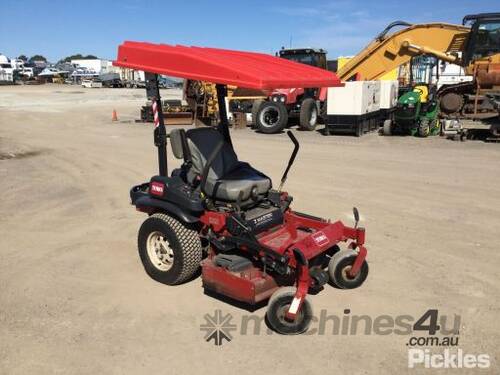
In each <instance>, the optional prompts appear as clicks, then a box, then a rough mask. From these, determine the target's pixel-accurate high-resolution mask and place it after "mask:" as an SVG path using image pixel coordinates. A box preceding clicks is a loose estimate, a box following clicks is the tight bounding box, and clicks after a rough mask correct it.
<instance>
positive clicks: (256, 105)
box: [252, 99, 265, 128]
mask: <svg viewBox="0 0 500 375" xmlns="http://www.w3.org/2000/svg"><path fill="white" fill-rule="evenodd" d="M264 102H265V101H264V100H262V99H257V100H255V101H254V102H253V103H252V127H253V128H256V127H257V114H258V113H259V109H260V106H261V105H262V103H264Z"/></svg>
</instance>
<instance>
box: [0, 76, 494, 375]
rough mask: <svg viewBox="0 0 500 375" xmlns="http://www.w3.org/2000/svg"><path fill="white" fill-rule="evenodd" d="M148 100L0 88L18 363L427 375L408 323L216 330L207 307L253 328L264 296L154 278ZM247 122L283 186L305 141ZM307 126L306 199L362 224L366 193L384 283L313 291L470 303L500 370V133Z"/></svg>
mask: <svg viewBox="0 0 500 375" xmlns="http://www.w3.org/2000/svg"><path fill="white" fill-rule="evenodd" d="M167 94H168V93H167ZM169 94H170V95H171V96H175V95H178V92H169ZM144 100H145V98H144V92H143V90H133V89H130V90H128V89H83V88H80V87H74V86H73V87H71V86H59V85H44V86H17V87H0V191H1V192H2V198H1V204H0V373H1V374H152V373H163V374H167V373H168V374H204V375H210V374H218V375H220V374H235V373H237V374H246V373H264V374H269V373H273V374H285V373H287V374H302V373H309V374H317V373H349V374H358V373H360V374H374V373H384V374H387V373H406V372H410V373H420V372H422V369H423V367H422V366H420V367H419V368H417V369H408V365H407V361H408V346H407V345H406V344H407V342H408V339H409V337H410V336H408V335H396V334H394V333H391V334H387V335H380V334H375V333H373V332H372V333H371V334H370V335H366V334H364V332H363V330H361V331H360V332H358V333H357V334H340V333H339V334H332V333H331V332H330V331H331V329H330V330H327V331H328V332H327V333H325V334H323V335H318V334H311V335H299V336H279V335H277V334H271V335H268V334H266V333H265V329H264V328H262V330H261V333H260V334H259V335H255V334H253V333H252V332H250V333H248V332H247V334H242V333H241V332H240V331H238V330H237V331H235V332H232V336H233V340H232V341H231V342H225V343H224V344H223V345H222V346H215V345H214V344H213V342H205V341H204V339H203V336H204V332H202V331H200V325H201V324H204V323H205V319H204V316H205V314H210V315H213V314H214V311H215V310H217V309H220V310H221V311H222V313H223V314H228V313H230V314H231V315H232V323H234V324H236V325H237V326H238V327H239V326H240V325H241V324H240V323H241V321H242V318H244V316H246V315H248V314H255V315H256V316H258V317H263V316H264V314H265V308H260V309H258V310H256V311H254V312H253V313H251V312H249V311H247V310H245V309H242V308H241V307H239V306H234V305H231V304H227V303H225V302H223V301H221V300H219V299H216V298H213V297H211V296H208V295H205V294H204V293H203V290H202V288H201V280H200V279H199V278H197V279H195V280H193V281H191V282H189V283H187V284H184V285H180V286H176V287H168V286H165V285H161V284H159V283H156V282H154V281H153V280H151V279H150V278H148V276H147V275H146V274H145V272H144V270H143V268H142V265H141V263H140V260H139V257H138V254H137V248H136V235H137V230H138V227H139V226H140V224H141V223H142V221H143V220H144V219H145V216H144V215H143V214H141V213H138V212H136V211H135V210H134V208H133V206H131V205H130V201H129V196H128V194H129V189H130V187H131V186H132V185H134V184H137V183H140V182H144V181H147V180H148V179H149V177H150V176H151V175H153V174H154V173H156V170H157V160H156V150H155V148H154V147H153V144H152V126H151V125H144V124H136V123H134V119H136V118H137V117H138V114H139V105H141V104H142V103H143V102H144ZM113 109H116V110H117V112H118V116H119V121H118V122H111V112H112V110H113ZM232 134H233V139H234V144H235V148H236V150H237V152H238V154H239V157H240V159H242V160H247V161H250V162H251V164H252V165H253V166H254V167H256V168H257V169H261V170H263V171H265V172H266V173H267V174H268V175H269V176H271V177H272V178H273V179H274V181H275V184H277V181H279V178H280V177H281V173H282V171H283V169H284V167H285V164H286V161H287V159H288V157H289V154H290V152H291V149H292V146H291V144H290V142H289V140H288V138H287V137H286V135H285V134H279V135H269V136H268V135H262V134H257V133H254V132H253V131H252V130H250V129H247V130H235V131H232ZM295 134H296V135H297V137H298V138H299V140H300V141H301V150H300V154H299V157H298V160H297V161H296V164H295V165H294V167H293V169H292V171H291V172H290V174H289V180H288V182H287V184H286V189H287V190H288V191H289V192H290V194H292V195H293V196H294V198H295V200H294V203H293V207H294V208H295V209H296V210H299V211H305V212H308V213H310V214H314V215H318V216H323V217H329V218H332V219H341V220H343V221H345V222H346V223H348V224H351V223H352V213H351V212H352V211H351V210H352V207H353V205H355V206H357V207H358V208H359V210H360V213H361V215H362V223H361V224H362V225H363V226H365V227H366V230H367V246H368V249H369V256H368V257H369V264H370V274H369V276H368V280H367V282H366V283H365V284H364V285H363V286H362V287H361V288H359V289H356V290H338V289H335V288H332V287H329V286H327V287H326V288H325V290H324V291H322V292H321V293H319V294H317V295H314V296H311V301H312V303H313V306H314V309H315V312H317V313H318V314H319V312H320V311H321V310H322V309H326V310H327V312H328V314H334V315H337V316H339V317H342V316H343V315H345V314H344V310H345V309H350V311H351V312H350V314H351V315H356V314H357V315H368V316H370V317H371V318H372V319H375V318H376V317H378V316H380V315H389V316H390V317H397V316H399V315H410V316H412V317H414V318H415V319H417V318H418V317H420V316H421V315H422V314H423V313H424V312H425V311H427V310H428V309H438V310H439V314H441V315H446V316H448V317H450V319H451V318H452V317H453V316H454V314H457V315H460V317H461V324H460V332H459V339H460V342H459V348H460V349H461V350H462V351H463V352H464V353H471V354H480V353H486V354H489V356H490V358H491V366H490V368H489V369H486V370H481V371H479V372H480V373H498V369H499V365H498V362H497V361H498V356H499V354H500V351H499V343H500V342H499V341H500V339H499V338H500V323H499V320H498V317H499V315H500V298H499V297H500V283H499V272H498V267H499V266H500V251H499V250H500V246H499V245H500V240H499V224H500V195H499V193H498V192H499V186H500V173H499V167H498V160H499V158H500V145H498V144H488V143H483V142H472V141H471V142H465V143H460V142H452V141H447V140H444V139H440V138H439V137H433V138H428V139H418V138H411V137H381V136H378V135H376V134H370V135H366V136H364V137H361V138H354V137H346V136H331V137H325V136H322V135H320V134H318V133H316V132H312V133H311V132H296V133H295ZM169 162H170V165H171V166H176V165H178V164H179V162H178V161H177V160H173V159H170V160H169ZM419 335H422V336H425V333H422V334H419ZM442 350H443V349H442V348H434V349H432V351H433V352H437V353H439V352H442ZM453 350H455V349H453ZM436 371H437V372H438V373H439V370H436ZM455 371H456V370H455ZM470 371H472V370H462V373H470Z"/></svg>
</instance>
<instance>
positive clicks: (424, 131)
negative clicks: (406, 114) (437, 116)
mask: <svg viewBox="0 0 500 375" xmlns="http://www.w3.org/2000/svg"><path fill="white" fill-rule="evenodd" d="M430 133H431V123H430V121H429V120H428V119H426V118H423V119H422V120H420V123H419V124H418V129H417V134H418V136H419V137H421V138H427V137H428V136H429V134H430Z"/></svg>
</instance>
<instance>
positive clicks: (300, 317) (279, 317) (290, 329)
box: [266, 287, 313, 335]
mask: <svg viewBox="0 0 500 375" xmlns="http://www.w3.org/2000/svg"><path fill="white" fill-rule="evenodd" d="M295 291H296V288H295V287H285V288H280V289H278V290H277V291H276V292H274V293H273V295H272V296H271V298H270V299H269V303H268V305H267V311H266V318H267V322H268V323H269V326H270V328H272V329H273V330H274V331H276V332H278V333H280V334H282V335H298V334H300V333H303V332H305V331H307V329H308V328H309V325H310V324H311V320H312V316H313V310H312V305H311V303H310V302H309V300H308V299H307V297H306V298H305V300H304V301H303V302H302V306H301V308H300V310H299V311H298V313H297V316H296V318H295V321H293V322H289V321H287V320H286V319H285V318H284V312H286V311H287V310H288V308H289V306H290V304H291V303H292V300H293V298H294V296H295Z"/></svg>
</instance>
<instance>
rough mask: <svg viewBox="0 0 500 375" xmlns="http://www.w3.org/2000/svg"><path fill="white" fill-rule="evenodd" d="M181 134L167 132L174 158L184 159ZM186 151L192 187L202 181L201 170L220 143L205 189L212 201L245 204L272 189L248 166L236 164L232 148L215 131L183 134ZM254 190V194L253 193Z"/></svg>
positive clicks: (210, 129)
mask: <svg viewBox="0 0 500 375" xmlns="http://www.w3.org/2000/svg"><path fill="white" fill-rule="evenodd" d="M183 131H184V130H182V129H176V130H172V131H171V132H170V143H171V145H172V151H173V153H174V155H175V156H176V157H177V158H179V159H180V158H182V157H184V153H183V151H182V135H181V132H183ZM185 134H186V140H187V142H186V143H187V147H189V151H190V153H191V155H190V159H191V166H190V167H189V169H188V171H187V180H188V182H190V183H195V182H196V181H197V180H199V179H200V178H201V175H202V173H203V169H204V168H205V165H206V163H207V160H208V159H209V158H210V156H211V154H212V152H213V150H214V149H215V148H217V146H218V145H219V144H220V143H221V142H222V143H223V145H222V148H221V150H220V152H219V153H218V154H217V155H216V157H215V159H214V161H213V162H212V164H211V166H210V169H209V171H208V175H207V181H206V184H205V187H204V190H205V193H206V194H207V195H209V196H210V197H212V198H213V199H218V200H222V201H229V202H235V201H237V200H238V198H239V195H240V193H241V194H242V195H241V197H240V199H241V200H242V201H246V200H248V199H250V198H254V199H255V198H256V197H255V195H257V196H259V195H264V194H266V193H267V192H268V191H269V189H270V188H271V179H270V178H269V177H267V176H266V175H264V174H263V173H261V172H259V171H258V170H256V169H254V168H252V167H251V166H250V165H249V164H248V163H245V162H241V161H239V160H238V157H237V156H236V154H235V152H234V150H233V148H232V146H231V145H230V144H228V143H227V142H225V140H224V137H223V136H222V134H221V133H220V132H219V131H217V130H216V129H214V128H208V127H207V128H197V129H190V130H188V131H187V132H186V133H185ZM252 190H253V192H252Z"/></svg>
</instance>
